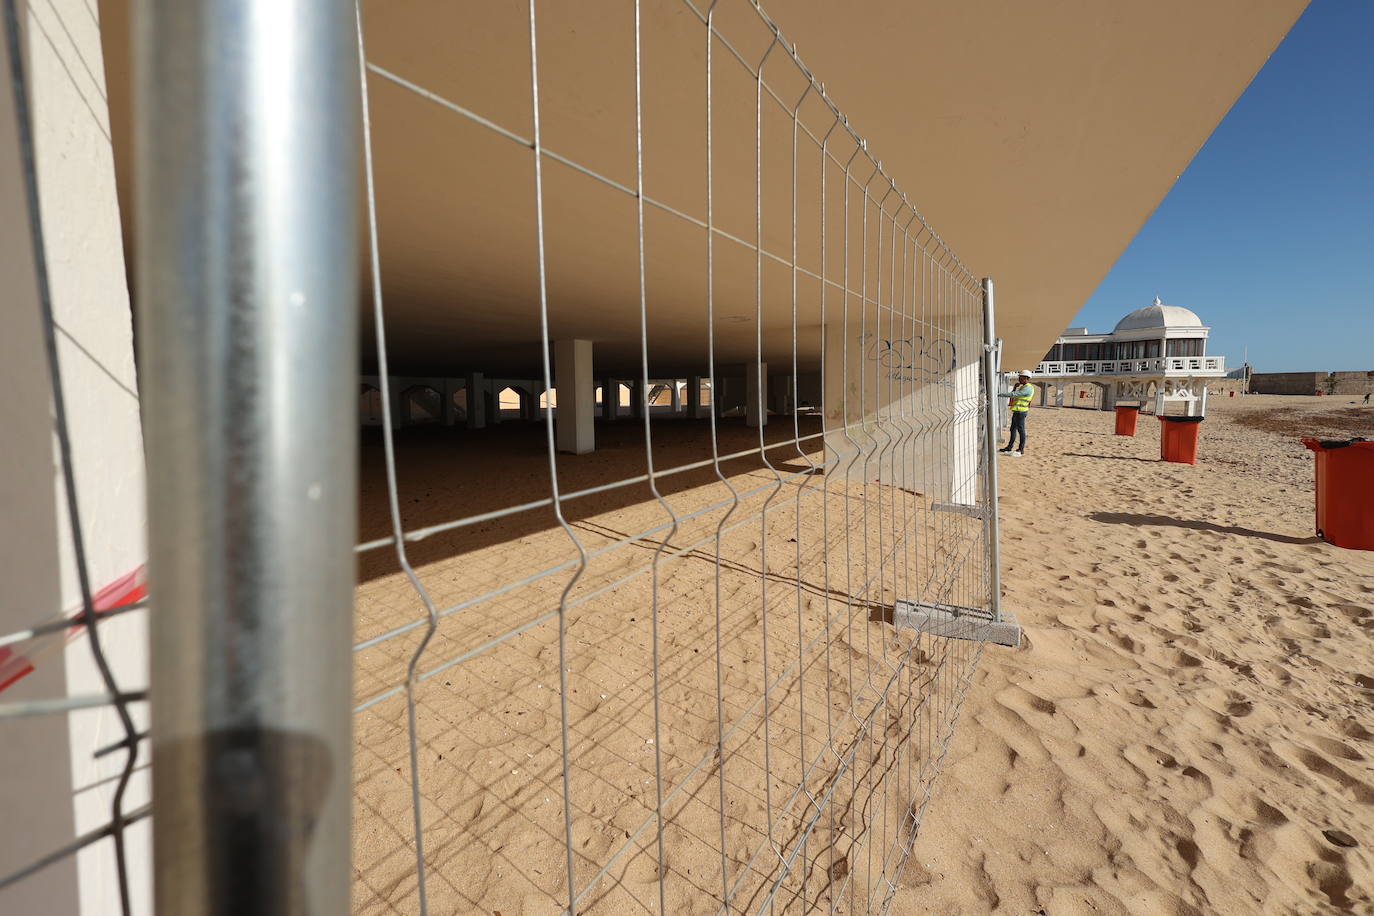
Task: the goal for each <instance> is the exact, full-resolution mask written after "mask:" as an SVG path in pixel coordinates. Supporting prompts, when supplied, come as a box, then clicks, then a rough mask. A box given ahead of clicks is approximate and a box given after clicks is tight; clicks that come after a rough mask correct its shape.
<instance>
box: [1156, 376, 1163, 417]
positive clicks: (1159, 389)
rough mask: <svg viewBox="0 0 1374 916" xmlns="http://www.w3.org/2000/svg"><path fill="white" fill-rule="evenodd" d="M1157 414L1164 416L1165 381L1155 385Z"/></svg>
mask: <svg viewBox="0 0 1374 916" xmlns="http://www.w3.org/2000/svg"><path fill="white" fill-rule="evenodd" d="M1155 416H1157V417H1162V416H1164V381H1163V379H1161V380H1160V382H1159V384H1158V385H1156V386H1155Z"/></svg>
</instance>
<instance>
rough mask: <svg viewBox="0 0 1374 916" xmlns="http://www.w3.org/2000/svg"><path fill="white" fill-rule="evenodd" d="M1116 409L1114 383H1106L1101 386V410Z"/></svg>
mask: <svg viewBox="0 0 1374 916" xmlns="http://www.w3.org/2000/svg"><path fill="white" fill-rule="evenodd" d="M1115 408H1116V382H1108V383H1107V384H1105V385H1103V386H1102V409H1103V410H1113V409H1115Z"/></svg>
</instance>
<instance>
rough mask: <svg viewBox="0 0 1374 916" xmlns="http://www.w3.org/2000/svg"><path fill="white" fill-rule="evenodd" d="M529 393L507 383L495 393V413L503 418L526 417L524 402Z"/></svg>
mask: <svg viewBox="0 0 1374 916" xmlns="http://www.w3.org/2000/svg"><path fill="white" fill-rule="evenodd" d="M529 399H530V394H529V392H528V391H526V390H525V389H523V388H517V387H515V386H514V385H507V386H506V387H505V388H502V389H501V390H500V391H499V392H498V393H497V395H496V405H497V415H498V416H499V417H500V418H501V419H502V420H503V421H504V420H523V419H526V418H527V416H528V414H527V413H526V402H528V401H529Z"/></svg>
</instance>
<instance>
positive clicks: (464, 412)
mask: <svg viewBox="0 0 1374 916" xmlns="http://www.w3.org/2000/svg"><path fill="white" fill-rule="evenodd" d="M453 416H454V418H455V419H457V420H459V421H462V420H466V419H467V418H468V388H467V386H466V385H464V386H463V387H462V388H459V389H458V390H457V391H455V392H453Z"/></svg>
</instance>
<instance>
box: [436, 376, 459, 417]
mask: <svg viewBox="0 0 1374 916" xmlns="http://www.w3.org/2000/svg"><path fill="white" fill-rule="evenodd" d="M457 389H458V386H457V385H455V384H454V380H453V379H451V378H443V379H439V396H440V397H441V398H443V399H444V408H443V414H442V416H443V418H444V425H445V426H452V425H453V424H454V423H455V422H457V415H458V411H457V409H456V408H455V407H454V406H453V395H454V393H455V392H456V391H457Z"/></svg>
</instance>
